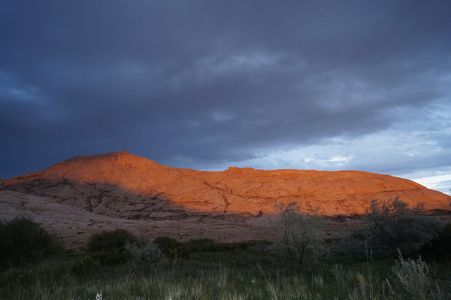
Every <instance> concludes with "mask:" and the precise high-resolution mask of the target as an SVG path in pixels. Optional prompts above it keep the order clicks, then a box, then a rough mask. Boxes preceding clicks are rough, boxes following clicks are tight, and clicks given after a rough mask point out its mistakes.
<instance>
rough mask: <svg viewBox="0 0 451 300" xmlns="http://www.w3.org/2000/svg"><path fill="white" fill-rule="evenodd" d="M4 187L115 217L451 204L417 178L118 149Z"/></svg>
mask: <svg viewBox="0 0 451 300" xmlns="http://www.w3.org/2000/svg"><path fill="white" fill-rule="evenodd" d="M1 189H3V190H10V191H15V192H20V193H26V194H29V195H33V196H44V197H51V198H53V199H55V200H56V201H58V202H61V203H64V204H65V205H70V206H74V207H78V208H82V209H84V210H87V211H89V212H93V213H96V214H101V215H105V216H111V217H120V218H125V219H137V220H138V219H139V220H171V219H178V220H180V219H183V218H185V217H186V218H188V217H190V216H192V215H197V216H202V215H204V216H208V217H216V218H227V217H228V216H236V215H242V216H255V217H257V216H261V215H263V214H268V213H273V212H274V211H275V209H274V205H275V203H279V202H282V201H284V202H292V201H298V202H299V203H300V204H301V207H303V208H304V209H308V210H309V209H315V208H319V213H321V214H324V215H328V216H333V215H354V214H362V213H364V212H365V209H367V208H368V207H369V204H370V202H371V200H372V199H380V200H388V199H393V198H395V197H398V198H399V199H401V200H403V201H405V202H408V203H409V204H411V205H415V204H416V203H417V202H419V201H421V202H423V203H424V205H425V209H426V210H429V211H431V210H450V209H451V207H450V201H449V197H448V196H447V195H445V194H442V193H440V192H437V191H433V190H429V189H427V188H425V187H424V186H422V185H420V184H418V183H415V182H413V181H410V180H406V179H401V178H397V177H393V176H388V175H381V174H375V173H368V172H361V171H336V172H326V171H313V170H273V171H266V170H254V169H251V168H229V169H228V170H226V171H220V172H213V171H196V170H190V169H178V168H172V167H167V166H163V165H160V164H158V163H156V162H154V161H151V160H148V159H145V158H142V157H138V156H135V155H132V154H130V153H128V152H116V153H109V154H102V155H94V156H79V157H75V158H72V159H68V160H66V161H63V162H61V163H58V164H56V165H54V166H51V167H50V168H48V169H45V170H42V171H39V172H34V173H29V174H25V175H22V176H19V177H15V178H11V179H7V180H5V182H4V184H3V185H2V186H1Z"/></svg>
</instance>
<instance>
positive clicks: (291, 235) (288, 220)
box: [268, 202, 323, 270]
mask: <svg viewBox="0 0 451 300" xmlns="http://www.w3.org/2000/svg"><path fill="white" fill-rule="evenodd" d="M276 208H277V209H278V211H279V218H278V220H277V221H276V223H275V224H274V225H275V227H276V229H277V230H278V239H277V240H276V241H275V242H274V243H273V244H271V245H270V246H269V248H268V250H269V251H270V252H272V253H274V254H275V255H277V256H279V257H283V258H285V259H286V261H287V263H288V265H289V266H290V268H291V269H292V270H295V269H300V268H301V266H302V265H303V264H304V262H305V260H306V258H307V257H308V258H309V262H313V259H314V258H315V257H317V254H319V252H321V250H322V247H321V244H322V239H321V237H320V230H321V228H322V226H323V219H322V218H321V217H320V216H319V215H317V214H316V211H311V212H303V211H301V208H300V206H299V204H298V203H297V202H291V203H288V204H285V203H283V202H282V203H280V204H279V205H277V206H276Z"/></svg>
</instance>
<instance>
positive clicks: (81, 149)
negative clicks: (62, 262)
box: [0, 1, 451, 177]
mask: <svg viewBox="0 0 451 300" xmlns="http://www.w3.org/2000/svg"><path fill="white" fill-rule="evenodd" d="M450 8H451V5H450V4H448V2H447V1H436V2H434V3H426V2H424V1H396V2H394V1H286V2H283V3H282V2H277V3H276V2H273V1H233V2H231V1H161V2H159V1H127V2H124V1H73V2H62V1H39V2H32V1H3V2H1V3H0V39H1V41H2V47H0V103H1V105H2V110H1V111H0V118H1V119H0V125H1V127H2V132H1V133H0V138H1V140H2V146H1V149H0V156H1V160H0V162H1V163H0V164H1V166H2V167H1V168H0V169H1V173H0V177H11V176H14V175H19V174H21V173H24V172H28V171H32V170H37V169H42V168H44V167H47V166H48V165H49V164H50V163H56V162H58V161H60V160H63V159H66V158H68V157H71V156H74V155H79V154H94V153H102V152H110V151H118V150H128V151H130V152H132V153H134V154H137V155H141V156H144V157H147V158H150V159H154V160H156V161H158V162H160V163H163V164H169V165H174V166H179V167H194V168H200V169H202V168H210V167H211V165H217V164H219V163H224V164H228V163H229V164H230V162H234V163H237V162H238V163H239V162H240V161H245V160H249V159H253V158H255V157H258V155H257V153H256V152H258V151H263V150H262V149H271V148H272V147H283V146H284V145H286V147H298V146H302V145H305V146H308V145H312V144H314V143H316V142H318V141H321V140H324V139H325V138H332V137H337V136H348V137H353V138H356V137H359V136H365V135H367V134H371V133H374V132H379V131H384V130H388V129H390V128H391V127H392V126H394V125H396V124H397V123H398V122H399V121H400V119H403V120H405V119H406V116H402V118H400V117H399V115H398V114H399V113H400V112H401V114H402V112H403V111H406V112H407V111H413V112H418V111H421V110H424V109H426V108H428V107H430V105H431V103H442V102H443V101H445V100H443V99H447V98H449V96H450V92H449V90H448V89H446V88H445V86H446V80H448V81H449V79H446V78H449V74H450V69H451V57H450V53H451V52H450V50H451V39H450V38H449V37H450V36H451V21H450V19H449V16H448V12H449V9H450ZM447 76H448V77H447ZM440 101H442V102H440ZM407 118H408V117H407ZM445 118H448V119H449V115H447V116H446V117H445ZM406 130H407V131H408V130H410V129H406ZM407 131H406V132H407ZM442 134H443V133H442ZM445 135H446V133H445ZM438 139H439V138H438ZM447 147H449V145H448V146H447ZM257 150H258V151H257ZM434 161H435V158H434ZM387 170H388V169H387Z"/></svg>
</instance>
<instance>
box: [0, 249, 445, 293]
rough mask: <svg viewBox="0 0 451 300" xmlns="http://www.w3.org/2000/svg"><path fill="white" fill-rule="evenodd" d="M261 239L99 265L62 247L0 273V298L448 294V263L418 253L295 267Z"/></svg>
mask: <svg viewBox="0 0 451 300" xmlns="http://www.w3.org/2000/svg"><path fill="white" fill-rule="evenodd" d="M266 245H267V244H266V243H264V242H254V243H247V244H235V245H223V247H217V248H216V249H211V250H209V249H203V250H202V251H193V252H192V254H191V255H190V257H189V258H184V259H181V258H175V259H171V260H168V259H163V260H161V261H160V262H158V263H153V264H151V263H144V262H140V263H136V262H135V263H133V262H127V263H124V264H118V265H107V266H102V265H100V264H99V263H98V262H97V261H95V260H93V259H91V258H90V256H89V255H88V254H87V253H81V252H79V253H74V252H71V253H70V252H67V253H65V254H64V255H62V256H60V257H58V258H53V259H51V260H47V261H44V262H42V263H38V264H33V265H28V266H22V267H15V268H7V269H4V270H2V271H1V273H0V299H5V300H6V299H8V300H10V299H11V300H13V299H36V300H38V299H45V300H48V299H83V300H88V299H92V300H94V299H97V300H98V299H102V300H113V299H118V300H119V299H121V300H123V299H166V300H167V299H172V300H175V299H187V300H189V299H193V300H194V299H195V300H202V299H224V300H226V299H255V300H260V299H268V300H269V299H283V300H285V299H328V300H331V299H337V300H341V299H399V300H402V299H409V300H410V299H440V300H442V299H451V282H450V279H449V278H451V266H450V265H446V264H432V263H429V264H427V265H426V263H424V262H423V261H421V260H418V259H412V260H410V259H405V260H400V259H397V260H387V259H385V260H373V259H355V258H352V257H340V256H333V255H332V256H331V255H329V256H325V257H323V258H321V259H319V260H317V261H314V262H313V261H310V262H308V263H307V264H306V265H305V266H303V268H302V269H300V270H297V271H296V272H292V271H290V268H287V267H286V265H285V264H284V262H283V261H282V260H281V258H280V257H276V256H274V255H272V254H270V253H268V252H267V251H265V247H266Z"/></svg>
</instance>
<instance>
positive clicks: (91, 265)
mask: <svg viewBox="0 0 451 300" xmlns="http://www.w3.org/2000/svg"><path fill="white" fill-rule="evenodd" d="M99 269H100V263H99V261H98V260H95V259H93V258H92V257H91V256H86V257H83V258H82V259H80V260H77V261H76V262H75V263H74V264H73V265H72V267H71V269H70V272H71V273H72V274H73V275H76V276H84V275H88V274H91V273H93V272H94V271H96V270H99Z"/></svg>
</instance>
